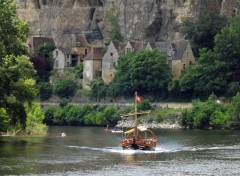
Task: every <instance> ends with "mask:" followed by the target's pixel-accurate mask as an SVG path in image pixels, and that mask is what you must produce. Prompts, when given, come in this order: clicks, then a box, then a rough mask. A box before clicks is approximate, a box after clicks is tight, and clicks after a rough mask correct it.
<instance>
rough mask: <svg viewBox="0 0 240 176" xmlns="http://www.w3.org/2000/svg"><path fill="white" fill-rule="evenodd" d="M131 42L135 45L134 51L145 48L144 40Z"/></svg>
mask: <svg viewBox="0 0 240 176" xmlns="http://www.w3.org/2000/svg"><path fill="white" fill-rule="evenodd" d="M130 44H131V46H132V47H133V49H134V51H139V50H141V49H143V48H144V46H143V42H142V41H131V42H130Z"/></svg>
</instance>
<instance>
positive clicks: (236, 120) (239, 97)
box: [231, 92, 240, 129]
mask: <svg viewBox="0 0 240 176" xmlns="http://www.w3.org/2000/svg"><path fill="white" fill-rule="evenodd" d="M231 116H232V126H233V127H236V128H238V129H239V128H240V93H239V92H238V93H237V94H236V96H234V97H233V99H232V109H231Z"/></svg>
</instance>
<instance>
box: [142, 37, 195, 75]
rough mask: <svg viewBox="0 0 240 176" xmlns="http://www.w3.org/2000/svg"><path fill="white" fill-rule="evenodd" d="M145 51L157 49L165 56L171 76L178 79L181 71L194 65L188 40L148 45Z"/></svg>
mask: <svg viewBox="0 0 240 176" xmlns="http://www.w3.org/2000/svg"><path fill="white" fill-rule="evenodd" d="M146 49H157V50H158V51H160V52H161V53H163V54H164V55H166V57H167V59H168V63H169V67H170V69H171V73H172V76H173V77H174V78H179V77H180V75H181V72H182V70H184V69H186V68H187V67H188V66H190V65H194V64H196V60H195V57H194V55H193V52H192V49H191V45H190V43H189V41H188V40H177V41H171V42H155V43H148V44H147V46H146Z"/></svg>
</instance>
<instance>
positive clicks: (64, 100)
mask: <svg viewBox="0 0 240 176" xmlns="http://www.w3.org/2000/svg"><path fill="white" fill-rule="evenodd" d="M68 103H69V100H68V99H66V98H61V100H60V102H59V106H60V107H64V106H67V105H68Z"/></svg>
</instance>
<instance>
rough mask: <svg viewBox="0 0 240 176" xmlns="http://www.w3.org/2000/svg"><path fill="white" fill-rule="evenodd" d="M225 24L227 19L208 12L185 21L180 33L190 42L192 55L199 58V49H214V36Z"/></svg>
mask: <svg viewBox="0 0 240 176" xmlns="http://www.w3.org/2000/svg"><path fill="white" fill-rule="evenodd" d="M226 24H227V19H226V18H225V17H224V16H221V15H220V14H219V13H216V12H210V13H206V14H202V15H200V16H199V17H198V18H196V19H195V20H193V21H192V20H191V21H190V20H188V21H185V22H184V23H183V25H182V29H181V31H182V33H183V34H184V35H185V38H186V39H188V40H190V41H191V45H192V48H193V52H194V55H196V56H199V49H201V48H208V49H213V47H214V36H215V35H216V34H217V33H218V32H220V30H221V29H222V28H223V27H224V26H225V25H226Z"/></svg>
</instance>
